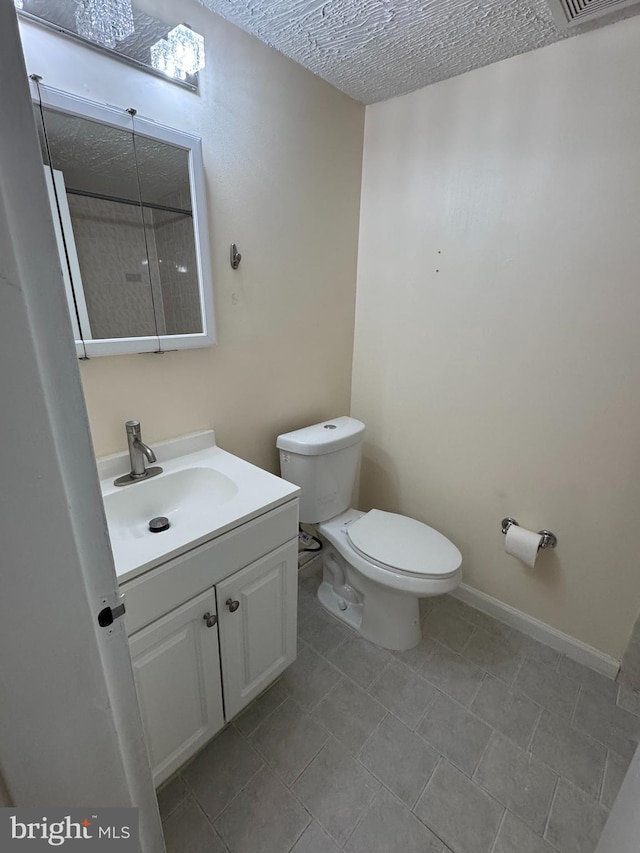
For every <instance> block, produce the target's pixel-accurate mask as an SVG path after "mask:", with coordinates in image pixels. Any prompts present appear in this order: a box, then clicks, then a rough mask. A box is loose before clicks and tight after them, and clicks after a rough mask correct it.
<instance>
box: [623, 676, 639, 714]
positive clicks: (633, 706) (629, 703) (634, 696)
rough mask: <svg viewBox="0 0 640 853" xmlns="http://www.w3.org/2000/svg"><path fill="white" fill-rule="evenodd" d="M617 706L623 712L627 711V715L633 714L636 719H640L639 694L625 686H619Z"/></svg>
mask: <svg viewBox="0 0 640 853" xmlns="http://www.w3.org/2000/svg"><path fill="white" fill-rule="evenodd" d="M618 705H619V706H620V707H621V708H624V710H625V711H629V713H631V714H635V715H636V717H640V693H638V692H637V691H636V690H632V689H631V688H630V687H627V685H626V684H621V685H620V692H619V694H618Z"/></svg>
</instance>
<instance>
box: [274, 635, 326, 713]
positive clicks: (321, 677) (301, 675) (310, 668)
mask: <svg viewBox="0 0 640 853" xmlns="http://www.w3.org/2000/svg"><path fill="white" fill-rule="evenodd" d="M339 680H340V673H339V672H338V671H337V670H336V669H335V668H334V667H333V666H331V664H329V663H328V662H327V661H326V660H325V659H324V658H323V657H321V656H320V655H319V654H318V653H317V652H316V651H315V649H312V648H310V647H309V646H304V647H303V648H301V649H300V651H299V652H298V657H297V658H296V659H295V661H294V662H293V663H292V664H291V666H290V667H289V668H288V669H287V670H285V672H284V673H283V675H282V678H281V679H280V686H281V687H282V689H283V690H284V691H285V692H287V693H289V694H290V695H291V696H293V698H294V699H295V700H296V702H297V703H298V704H299V705H302V707H303V708H305V709H306V710H307V711H310V710H311V709H313V708H315V707H316V705H318V704H319V703H320V702H321V700H322V699H324V697H325V696H326V695H327V693H329V691H330V690H332V689H333V688H334V687H335V686H336V684H337V683H338V681H339Z"/></svg>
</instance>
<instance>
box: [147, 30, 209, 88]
mask: <svg viewBox="0 0 640 853" xmlns="http://www.w3.org/2000/svg"><path fill="white" fill-rule="evenodd" d="M204 64H205V63H204V38H203V37H202V36H201V35H200V34H199V33H196V32H194V31H193V30H192V29H191V28H190V27H188V26H187V25H186V24H179V25H178V26H177V27H174V28H173V29H172V30H171V31H170V32H169V33H168V34H167V37H166V38H164V39H160V40H159V41H157V42H156V43H155V44H153V45H151V65H152V66H153V67H154V68H157V69H158V71H162V72H163V74H167V75H168V76H169V77H176V78H177V79H178V80H185V79H186V78H187V77H188V76H192V75H194V74H197V73H198V71H201V70H202V69H203V68H204Z"/></svg>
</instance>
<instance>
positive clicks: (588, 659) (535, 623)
mask: <svg viewBox="0 0 640 853" xmlns="http://www.w3.org/2000/svg"><path fill="white" fill-rule="evenodd" d="M451 595H453V597H454V598H459V599H460V601H464V602H465V603H466V604H469V605H470V606H471V607H475V608H476V610H481V611H482V612H483V613H486V614H487V615H488V616H493V617H494V618H495V619H499V620H500V622H504V623H505V624H506V625H509V627H510V628H517V630H518V631H522V633H523V634H527V635H528V636H529V637H533V639H534V640H539V641H540V642H541V643H545V644H546V645H547V646H551V648H552V649H555V650H556V651H558V652H562V654H565V655H566V656H567V657H569V658H572V660H575V661H578V663H583V664H584V665H585V666H588V667H590V668H591V669H595V670H596V672H600V673H602V675H606V676H607V677H608V678H611V679H613V678H615V677H616V675H617V674H618V670H619V668H620V661H617V660H615V658H612V657H609V655H605V654H604V652H600V651H598V649H594V648H593V646H588V645H587V644H586V643H583V642H582V641H581V640H576V639H575V637H571V636H569V634H564V633H563V632H562V631H558V629H557V628H552V627H551V625H547V623H546V622H541V621H540V619H536V618H535V617H534V616H529V615H528V614H527V613H523V612H522V610H516V608H515V607H511V606H510V605H509V604H503V603H502V601H498V599H497V598H493V597H492V596H490V595H487V594H486V593H485V592H480V590H477V589H474V588H473V587H472V586H468V585H467V584H465V583H461V584H460V586H459V587H458V588H457V589H456V590H454V592H452V593H451Z"/></svg>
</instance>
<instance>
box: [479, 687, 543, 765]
mask: <svg viewBox="0 0 640 853" xmlns="http://www.w3.org/2000/svg"><path fill="white" fill-rule="evenodd" d="M471 710H472V711H473V712H474V714H477V715H478V716H479V717H480V718H481V719H483V720H484V721H485V722H487V723H489V725H491V726H493V727H494V728H495V729H497V730H498V731H499V732H500V733H501V734H503V735H505V736H506V737H508V738H510V739H511V740H512V741H515V743H517V744H518V746H521V747H522V748H523V749H526V748H527V747H528V745H529V741H530V740H531V735H532V734H533V730H534V728H535V725H536V722H537V721H538V717H539V716H540V706H539V705H536V704H535V702H533V701H532V700H531V699H528V698H527V697H526V696H523V695H522V694H521V693H515V692H514V691H512V690H510V689H509V687H508V686H507V685H506V684H505V683H504V681H500V680H499V679H497V678H493V677H492V676H491V675H487V676H486V677H485V679H484V681H483V682H482V685H481V686H480V690H479V691H478V694H477V696H476V698H475V699H474V700H473V703H472V704H471Z"/></svg>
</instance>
